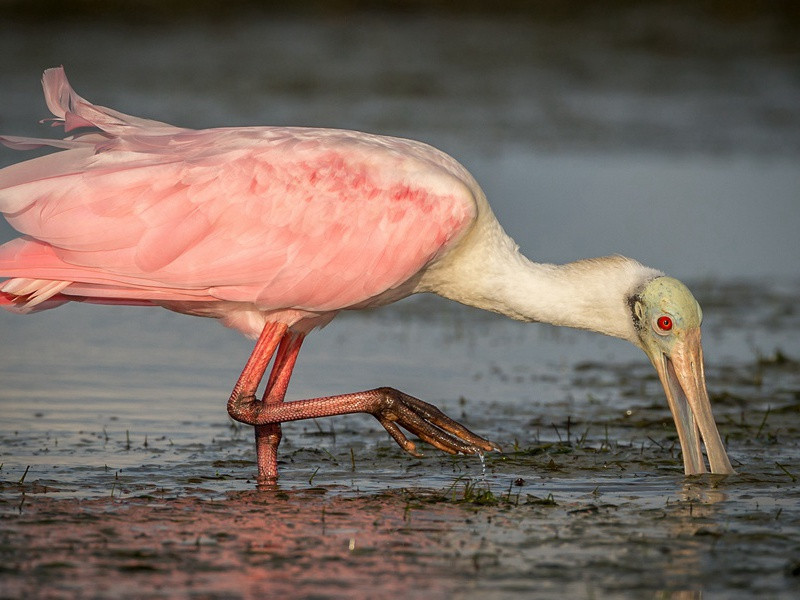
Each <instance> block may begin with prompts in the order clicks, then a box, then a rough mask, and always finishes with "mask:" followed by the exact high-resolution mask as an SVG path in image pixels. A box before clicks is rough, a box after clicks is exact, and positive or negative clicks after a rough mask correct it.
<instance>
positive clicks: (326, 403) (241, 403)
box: [228, 387, 500, 456]
mask: <svg viewBox="0 0 800 600" xmlns="http://www.w3.org/2000/svg"><path fill="white" fill-rule="evenodd" d="M359 412H363V413H368V414H371V415H372V416H374V417H375V418H376V419H378V422H379V423H380V424H381V425H382V426H383V427H384V429H386V431H388V432H389V435H391V436H392V438H393V439H394V440H395V441H396V442H397V443H398V444H399V446H400V447H401V448H403V450H405V451H406V452H408V453H410V454H413V455H414V456H420V454H419V453H418V452H417V451H416V446H415V444H414V442H412V441H411V440H409V439H408V438H406V436H405V435H404V434H403V432H402V431H401V430H400V427H399V426H402V427H403V428H404V429H406V430H408V431H410V432H411V433H413V434H415V435H416V436H418V437H419V438H420V439H421V440H423V441H425V442H428V443H429V444H431V445H432V446H435V447H436V448H439V449H440V450H443V451H445V452H448V453H450V454H459V453H462V454H476V453H478V452H482V451H490V450H499V449H500V448H499V447H498V446H497V444H495V443H493V442H490V441H489V440H487V439H484V438H482V437H480V436H479V435H476V434H474V433H472V432H471V431H470V430H469V429H467V428H466V427H464V426H463V425H461V424H460V423H457V422H456V421H454V420H452V419H451V418H449V417H448V416H447V415H445V414H444V413H443V412H442V411H440V410H439V409H438V408H436V407H435V406H433V405H432V404H428V403H427V402H423V401H422V400H419V399H417V398H414V397H412V396H409V395H408V394H404V393H403V392H401V391H399V390H396V389H394V388H388V387H384V388H377V389H374V390H367V391H364V392H356V393H354V394H343V395H341V396H328V397H325V398H312V399H310V400H296V401H294V402H281V403H262V402H256V401H255V400H254V399H253V398H247V397H239V398H236V399H234V398H233V397H231V401H230V402H229V403H228V413H229V414H230V415H231V416H232V417H233V418H234V419H236V420H237V421H241V422H242V423H249V424H251V425H264V424H267V423H284V422H286V421H299V420H301V419H316V418H319V417H332V416H335V415H345V414H351V413H359Z"/></svg>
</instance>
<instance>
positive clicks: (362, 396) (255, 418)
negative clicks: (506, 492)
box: [228, 323, 500, 484]
mask: <svg viewBox="0 0 800 600" xmlns="http://www.w3.org/2000/svg"><path fill="white" fill-rule="evenodd" d="M303 339H304V337H303V335H302V334H297V333H294V332H289V331H288V329H287V327H286V325H282V324H278V323H268V324H267V325H266V326H265V327H264V330H263V331H262V332H261V336H260V337H259V338H258V342H256V347H255V348H254V350H253V353H252V354H251V355H250V358H249V359H248V361H247V364H246V365H245V368H244V371H242V374H241V376H240V377H239V381H237V382H236V386H234V388H233V392H232V393H231V397H230V399H229V400H228V414H229V415H230V416H231V418H233V419H235V420H236V421H239V422H241V423H246V424H248V425H253V426H255V430H256V453H257V459H258V479H257V481H258V483H259V484H264V483H274V482H275V481H277V478H278V463H277V460H278V454H277V451H278V445H279V444H280V440H281V427H280V424H281V423H283V422H286V421H298V420H301V419H315V418H319V417H331V416H335V415H344V414H351V413H358V412H363V413H368V414H371V415H373V416H374V417H375V418H376V419H378V422H379V423H380V424H381V425H382V426H383V427H384V429H386V431H387V432H388V433H389V435H390V436H391V437H392V438H393V439H394V440H395V441H396V442H397V443H398V445H399V446H400V447H401V448H403V450H405V451H406V452H408V453H409V454H412V455H414V456H420V453H419V452H417V449H416V445H415V444H414V442H412V441H411V440H409V439H408V438H407V437H406V436H405V434H404V433H403V432H402V431H401V430H400V427H403V428H404V429H406V430H408V431H409V432H411V433H413V434H415V435H416V436H418V437H419V438H420V439H421V440H423V441H425V442H427V443H429V444H431V445H432V446H434V447H436V448H438V449H440V450H443V451H444V452H448V453H450V454H459V453H461V454H476V453H478V452H482V451H491V450H500V448H499V447H498V446H497V444H495V443H494V442H491V441H489V440H487V439H485V438H482V437H481V436H479V435H476V434H474V433H472V432H471V431H470V430H469V429H467V428H466V427H464V426H463V425H461V424H460V423H458V422H456V421H454V420H453V419H451V418H450V417H448V416H447V415H445V414H444V413H443V412H442V411H440V410H439V409H438V408H436V407H435V406H433V405H432V404H428V403H427V402H423V401H422V400H419V399H417V398H414V397H412V396H409V395H408V394H404V393H403V392H401V391H398V390H396V389H394V388H388V387H383V388H377V389H374V390H367V391H364V392H356V393H354V394H343V395H339V396H328V397H325V398H312V399H309V400H296V401H293V402H284V397H285V395H286V388H287V386H288V385H289V379H290V378H291V374H292V369H293V368H294V365H295V362H296V360H297V355H298V353H299V352H300V346H301V345H302V343H303ZM276 350H277V351H278V354H277V356H276V358H275V364H274V365H273V368H272V372H271V373H270V377H269V380H268V381H267V388H266V390H265V392H264V397H263V399H262V400H258V399H257V398H256V389H257V388H258V385H259V383H260V382H261V378H262V377H263V376H264V372H265V371H266V369H267V365H268V364H269V361H270V359H271V358H272V355H273V354H275V351H276Z"/></svg>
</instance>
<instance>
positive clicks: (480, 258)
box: [417, 218, 661, 344]
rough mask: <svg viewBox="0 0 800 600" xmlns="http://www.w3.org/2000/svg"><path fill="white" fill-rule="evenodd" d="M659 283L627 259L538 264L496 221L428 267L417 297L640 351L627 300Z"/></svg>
mask: <svg viewBox="0 0 800 600" xmlns="http://www.w3.org/2000/svg"><path fill="white" fill-rule="evenodd" d="M659 275H661V273H660V272H659V271H656V270H654V269H650V268H648V267H644V266H642V265H641V264H639V263H638V262H636V261H634V260H631V259H628V258H625V257H622V256H609V257H603V258H593V259H585V260H579V261H576V262H573V263H568V264H565V265H550V264H539V263H534V262H532V261H530V260H528V259H527V258H525V257H524V256H523V255H522V254H520V252H519V249H518V248H517V246H516V244H515V243H514V241H513V240H512V239H511V238H510V237H508V235H506V233H505V232H504V231H503V230H502V228H501V227H500V225H499V223H497V221H496V220H494V219H493V218H492V219H489V220H484V221H483V223H476V227H475V228H474V229H473V231H471V232H470V233H469V234H467V236H465V238H464V239H462V240H460V241H459V242H458V244H457V245H456V247H455V248H454V249H453V250H452V251H450V252H448V253H447V254H446V255H445V256H443V257H442V258H441V259H440V260H439V261H437V262H436V263H434V264H433V265H431V267H430V268H429V269H428V271H426V273H425V275H424V276H423V278H422V280H421V282H420V285H419V286H418V288H417V291H427V292H434V293H436V294H439V295H441V296H444V297H446V298H450V299H451V300H455V301H457V302H461V303H462V304H467V305H470V306H475V307H478V308H482V309H485V310H490V311H493V312H497V313H500V314H503V315H506V316H508V317H511V318H512V319H517V320H521V321H539V322H543V323H551V324H553V325H563V326H566V327H575V328H579V329H588V330H591V331H597V332H599V333H604V334H606V335H610V336H614V337H619V338H623V339H626V340H629V341H631V342H633V343H634V344H638V337H637V335H636V332H635V330H634V326H633V319H632V315H631V312H630V307H629V305H628V298H629V297H630V296H631V295H632V294H633V293H635V291H636V290H637V289H638V288H640V287H641V286H642V285H643V284H644V283H645V282H646V281H648V280H650V279H652V278H654V277H657V276H659Z"/></svg>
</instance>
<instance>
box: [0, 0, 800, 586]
mask: <svg viewBox="0 0 800 600" xmlns="http://www.w3.org/2000/svg"><path fill="white" fill-rule="evenodd" d="M616 16H617V17H621V18H622V21H621V22H625V23H628V24H629V26H630V27H629V31H627V32H626V33H625V34H624V35H622V37H619V36H617V35H615V31H617V30H618V27H616V26H615V25H614V20H613V19H612V17H603V18H597V19H595V20H589V21H587V20H580V19H579V20H577V21H569V20H567V21H556V22H538V21H536V20H535V19H534V20H511V21H509V20H503V19H499V18H492V19H485V20H481V19H477V18H443V17H437V18H422V17H404V18H393V19H391V20H388V21H387V20H385V19H380V18H377V17H375V16H370V17H364V16H361V17H357V18H352V19H351V18H345V17H338V18H325V19H317V20H311V21H305V20H303V19H298V18H288V17H282V18H269V19H261V20H259V19H254V20H247V21H246V22H245V21H233V22H231V21H226V22H222V23H218V24H208V23H190V24H185V23H184V24H182V25H176V26H170V27H167V26H163V25H162V26H160V27H157V28H153V29H147V28H136V27H121V26H118V25H116V26H109V24H108V23H102V24H96V25H86V24H77V23H61V24H60V25H59V26H58V27H54V26H45V25H42V24H39V25H31V24H28V25H20V24H14V26H11V25H9V24H8V23H3V24H0V28H2V35H0V50H2V52H0V56H2V57H3V59H2V60H4V61H6V62H5V63H4V64H3V65H2V69H3V71H2V76H3V84H4V85H3V86H0V106H2V107H3V108H2V110H0V118H1V119H2V121H0V124H2V131H3V132H7V133H15V134H34V133H35V134H38V135H41V134H42V130H41V128H40V127H38V126H36V125H35V121H36V119H38V118H41V117H42V116H44V107H43V105H42V103H41V101H40V99H39V91H38V89H37V81H36V80H37V78H38V76H39V71H40V70H41V68H43V67H46V66H52V65H56V64H60V63H64V64H65V65H66V66H67V72H68V73H69V74H70V76H71V78H72V79H73V80H74V81H73V83H74V84H75V86H76V87H77V88H78V91H79V93H81V94H83V95H84V96H86V97H88V98H90V99H92V100H97V101H99V102H101V103H105V104H108V105H111V106H114V107H115V108H119V109H121V110H123V111H126V112H131V113H134V114H140V113H141V114H143V115H145V116H150V117H153V118H158V119H163V120H167V121H172V122H176V123H180V124H185V125H190V126H205V125H211V124H236V123H239V124H253V123H265V122H270V123H290V124H324V125H335V126H346V127H354V128H357V129H367V130H373V131H384V132H387V133H394V134H402V135H411V136H413V137H417V138H422V139H425V140H426V141H430V142H433V143H435V144H436V145H438V146H441V147H444V148H446V149H448V150H449V151H451V152H452V153H453V154H456V155H457V156H459V158H461V159H463V160H464V161H465V162H466V163H467V164H468V165H469V167H470V168H471V169H472V170H473V171H474V172H475V174H476V176H477V177H478V179H479V180H480V181H481V183H482V184H483V186H484V188H485V189H486V190H487V194H488V195H489V197H490V199H491V201H492V203H493V206H494V207H495V210H496V212H497V214H498V217H499V218H500V220H501V221H502V222H503V223H504V224H505V225H506V227H507V229H508V230H509V232H510V233H511V234H512V235H513V236H514V237H515V238H516V239H517V240H518V241H519V242H520V244H521V245H522V247H523V248H524V249H525V251H526V252H527V253H528V254H530V255H531V256H532V257H534V258H537V259H541V260H552V261H559V262H563V261H567V260H572V259H574V258H578V257H581V256H590V255H601V254H605V253H609V252H622V253H625V254H628V255H631V256H635V257H637V258H639V259H641V260H642V261H644V262H647V263H650V264H652V265H654V266H657V267H659V268H664V269H666V270H668V271H669V272H670V273H671V274H674V275H676V276H679V277H682V278H686V279H687V280H689V283H690V284H691V287H692V288H693V289H694V291H695V293H696V295H697V297H698V299H699V300H700V302H701V304H702V305H703V307H704V314H705V321H704V347H705V356H706V360H707V363H708V364H707V369H706V371H707V377H708V386H709V391H710V394H711V396H712V402H713V404H714V410H715V416H716V418H717V422H718V423H719V425H720V430H721V433H722V436H723V438H724V439H725V441H726V444H727V445H728V449H729V452H730V456H731V458H732V461H733V463H734V466H735V468H736V469H737V471H738V474H737V475H734V476H731V477H728V478H718V477H711V476H706V477H694V478H685V477H684V476H683V475H682V466H681V459H680V454H679V448H678V444H677V439H676V434H675V430H674V426H673V425H672V421H671V418H670V416H669V412H668V409H667V406H666V401H665V399H664V396H663V391H662V390H661V389H660V385H659V384H658V381H657V379H656V376H655V373H654V371H653V370H652V368H651V367H650V366H649V364H648V363H647V361H646V358H645V357H644V356H643V355H642V354H641V353H640V352H639V351H637V350H635V349H634V348H632V347H629V346H628V345H626V344H625V343H623V342H621V341H617V340H611V339H606V338H602V337H600V336H595V335H591V334H588V333H583V332H577V331H568V330H560V329H556V328H552V327H549V326H543V325H523V324H519V323H514V322H509V321H506V320H503V319H500V318H497V317H494V316H492V315H485V314H483V313H480V312H478V311H474V310H471V309H466V308H463V307H459V306H455V305H452V304H450V303H446V302H444V301H438V300H437V299H435V298H429V297H421V298H415V299H410V300H408V301H405V302H402V303H400V304H398V305H396V306H393V307H388V308H386V309H382V310H380V311H376V312H371V313H365V314H352V315H350V314H348V315H341V316H340V317H339V318H337V319H336V320H335V321H334V322H333V323H332V324H331V325H330V326H329V327H328V328H326V329H325V330H323V331H321V332H318V333H316V334H314V336H313V337H312V338H311V339H310V340H309V341H308V343H307V347H305V348H304V350H303V353H302V356H301V360H300V363H299V365H298V368H297V371H296V375H295V377H294V379H293V383H292V386H291V388H290V391H289V395H290V397H291V398H302V397H313V396H319V395H326V394H334V393H340V392H348V391H353V390H355V389H368V388H371V387H376V386H379V385H391V386H395V387H398V388H400V389H403V390H404V391H406V392H408V393H411V394H413V395H416V396H419V397H422V398H424V399H426V400H429V401H431V402H434V403H435V404H437V405H438V406H439V407H440V408H442V409H443V410H445V411H446V412H448V413H449V414H451V415H452V416H454V417H455V418H458V419H459V420H462V421H463V422H464V423H465V424H466V425H467V426H469V427H470V428H471V429H473V430H475V431H476V432H479V433H481V434H483V435H486V436H487V437H489V438H491V439H493V440H495V441H497V442H499V443H500V444H501V445H502V447H503V449H504V452H503V453H502V454H499V453H493V454H488V455H487V456H486V457H485V471H484V469H483V468H482V465H481V462H480V461H479V460H478V459H477V458H475V457H456V458H453V457H449V456H444V455H441V454H438V453H436V452H434V451H432V450H428V451H426V455H425V456H424V457H423V458H422V459H417V458H414V457H411V456H408V455H405V454H402V453H401V452H400V450H399V449H398V448H396V447H395V446H394V445H393V443H392V442H391V440H389V439H388V437H387V436H386V434H385V432H383V430H382V429H381V428H380V427H379V426H378V425H377V423H376V422H374V421H373V420H372V419H371V418H368V417H359V416H355V417H340V418H336V419H328V420H320V421H310V422H299V423H292V424H287V425H286V426H285V427H284V442H283V444H282V446H281V450H282V454H281V457H282V463H281V469H282V479H281V482H280V485H279V487H278V488H274V489H270V490H256V489H255V484H254V481H253V476H254V474H255V467H254V464H253V448H252V432H251V430H250V428H248V427H242V426H240V425H238V424H236V423H233V422H232V421H230V419H228V417H227V415H226V413H225V401H226V399H227V397H228V394H229V393H230V389H231V387H232V386H233V383H234V381H235V379H236V377H237V375H238V373H239V371H240V369H241V368H242V365H243V364H244V361H245V360H246V358H247V355H248V353H249V351H250V349H251V347H252V344H251V342H249V341H246V340H244V339H242V338H241V337H240V336H238V334H236V333H234V332H231V331H227V330H225V329H223V328H222V327H220V326H219V325H217V324H216V323H213V322H210V321H204V320H201V319H196V318H191V317H185V316H181V315H174V314H171V313H168V312H166V311H161V310H148V309H140V308H127V309H126V308H116V307H90V306H65V307H63V308H59V309H58V310H55V311H50V312H45V313H41V314H37V315H33V316H29V317H19V316H16V315H10V314H5V313H4V314H0V342H2V349H3V350H2V354H0V382H1V385H0V565H2V566H0V597H9V598H12V597H26V598H27V597H31V598H32V597H51V598H69V597H87V596H93V597H98V598H105V597H109V598H110V597H115V598H120V597H131V598H134V597H135V598H141V597H175V596H195V597H200V598H223V597H224V598H231V597H233V598H236V597H242V598H250V597H264V596H266V597H272V596H277V595H278V594H281V595H285V596H288V597H306V598H339V597H348V598H353V597H356V598H359V597H364V598H367V597H369V598H376V597H389V596H390V595H395V594H403V595H404V596H407V597H411V598H417V597H423V596H424V597H428V598H468V597H476V596H480V597H486V598H507V597H516V596H518V595H521V594H525V596H526V597H541V598H552V597H570V598H597V597H602V598H642V597H646V598H652V597H657V598H669V597H672V598H700V597H704V598H751V597H754V596H758V597H768V598H783V597H785V598H794V597H796V596H797V594H798V591H799V590H800V502H799V501H798V500H800V498H798V482H797V479H798V477H800V448H799V447H798V445H799V442H798V440H800V365H799V364H798V360H800V338H798V336H797V331H798V329H800V315H799V314H798V311H797V298H798V297H800V280H798V278H797V267H796V265H797V261H798V258H800V252H799V251H798V246H797V243H796V239H797V231H798V229H799V228H800V204H799V202H800V201H798V198H800V196H799V195H798V193H799V192H798V190H800V180H798V170H797V169H796V165H797V157H798V153H800V125H799V124H800V105H798V104H797V102H796V98H797V97H800V90H798V88H800V81H798V79H797V78H796V73H795V72H794V71H793V70H792V68H793V66H794V65H795V64H796V63H795V62H794V59H795V58H796V54H793V52H794V48H795V47H794V46H792V45H791V44H790V42H788V41H787V40H788V39H789V38H784V37H782V36H781V35H779V34H778V33H776V32H775V31H774V26H773V25H774V24H773V25H771V24H770V22H767V21H765V20H764V19H761V20H756V21H754V22H752V23H750V24H749V25H748V26H746V27H742V26H736V25H727V26H721V25H720V24H719V23H718V22H716V21H714V22H713V23H711V24H709V23H707V22H706V23H704V22H702V20H701V21H699V22H695V21H692V20H691V19H688V20H687V19H685V18H678V17H676V18H673V19H663V18H656V17H658V14H656V16H655V17H654V16H652V15H651V16H649V17H648V14H647V13H646V12H645V13H642V12H637V11H636V10H633V11H632V12H628V13H624V14H622V15H616ZM673 16H674V15H673ZM633 25H636V27H633ZM711 25H713V26H711ZM697 30H702V31H703V32H704V35H703V36H696V35H694V33H693V32H696V31H697ZM637 31H638V32H639V33H636V32H637ZM648 32H649V33H648ZM445 33H446V34H447V35H444V34H445ZM648 35H649V36H650V37H649V38H648ZM637 36H638V37H637ZM640 38H641V39H640ZM646 39H650V41H649V42H648V41H643V40H646ZM654 40H655V41H654ZM659 40H660V41H659ZM261 57H270V60H268V61H267V60H263V59H262V58H261ZM756 83H757V84H758V85H756ZM263 98H268V101H264V100H262V99H263ZM17 157H18V155H17V154H15V153H12V152H10V151H8V152H2V154H0V160H2V161H3V164H7V163H10V162H12V161H13V160H16V159H17ZM0 235H3V239H7V238H8V237H10V236H11V235H12V234H11V232H10V231H8V230H7V229H5V230H2V231H0Z"/></svg>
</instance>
